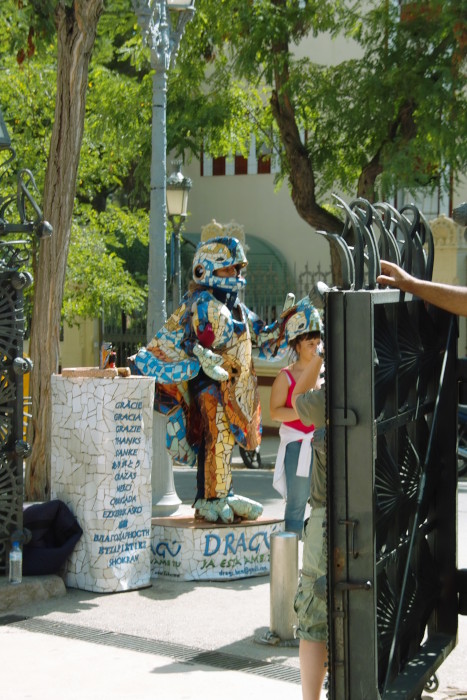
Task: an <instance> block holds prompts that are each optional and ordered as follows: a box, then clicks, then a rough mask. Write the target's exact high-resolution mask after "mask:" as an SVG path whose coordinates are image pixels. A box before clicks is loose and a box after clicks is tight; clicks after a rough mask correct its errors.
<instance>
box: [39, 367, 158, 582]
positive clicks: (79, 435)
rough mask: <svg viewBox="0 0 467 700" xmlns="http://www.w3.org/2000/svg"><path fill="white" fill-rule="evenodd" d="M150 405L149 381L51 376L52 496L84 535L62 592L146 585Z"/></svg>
mask: <svg viewBox="0 0 467 700" xmlns="http://www.w3.org/2000/svg"><path fill="white" fill-rule="evenodd" d="M153 401H154V381H153V380H152V379H149V378H147V377H128V378H114V379H101V378H92V377H63V376H61V375H54V376H53V377H52V460H51V461H52V475H51V495H52V498H59V499H60V500H62V501H64V502H65V503H66V504H67V505H68V507H69V508H70V510H71V511H72V512H73V513H74V515H75V516H76V518H77V520H78V522H79V524H80V525H81V527H82V529H83V535H82V537H81V539H80V540H79V542H78V544H77V545H76V547H75V549H74V551H73V553H72V555H71V557H70V558H69V560H68V562H67V568H66V575H65V583H66V585H67V586H70V587H72V588H79V589H82V590H85V591H94V592H98V593H113V592H116V591H125V590H131V589H135V588H141V587H144V586H147V585H149V582H150V542H151V511H152V492H151V469H152V426H153V414H154V411H153Z"/></svg>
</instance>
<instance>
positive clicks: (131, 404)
mask: <svg viewBox="0 0 467 700" xmlns="http://www.w3.org/2000/svg"><path fill="white" fill-rule="evenodd" d="M115 408H120V409H122V408H123V409H129V408H130V409H132V410H133V411H138V410H140V409H141V408H143V402H142V401H130V399H125V400H124V401H117V403H116V404H115Z"/></svg>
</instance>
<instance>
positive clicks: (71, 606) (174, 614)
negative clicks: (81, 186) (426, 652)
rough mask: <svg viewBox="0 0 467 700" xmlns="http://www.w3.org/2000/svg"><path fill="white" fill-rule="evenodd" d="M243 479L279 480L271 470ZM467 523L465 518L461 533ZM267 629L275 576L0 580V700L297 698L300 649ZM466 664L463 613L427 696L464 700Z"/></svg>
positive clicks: (277, 506)
mask: <svg viewBox="0 0 467 700" xmlns="http://www.w3.org/2000/svg"><path fill="white" fill-rule="evenodd" d="M274 448H275V443H274V439H271V441H269V440H268V441H267V442H266V443H265V444H264V443H263V447H262V452H263V456H265V457H267V456H268V455H269V452H271V455H269V457H267V458H268V461H269V459H270V458H272V456H273V455H272V453H273V451H274ZM239 466H240V465H239ZM245 475H246V476H248V475H250V476H251V477H253V480H254V481H256V482H258V483H261V484H263V482H264V481H265V480H266V475H267V479H268V480H271V481H272V473H271V471H270V470H269V471H268V470H264V472H263V475H261V474H259V470H255V472H253V471H252V470H246V471H245V473H243V471H242V474H241V476H245ZM237 476H238V477H239V476H240V475H239V474H237ZM262 488H263V487H262ZM185 507H186V506H185ZM282 513H283V503H282V500H281V499H280V498H279V497H277V498H275V497H273V496H271V492H270V491H268V495H267V498H266V499H265V514H267V515H268V516H269V515H270V516H275V517H281V516H282ZM466 517H467V516H466V514H465V513H459V525H460V526H462V527H464V526H465V518H466ZM463 518H464V520H462V519H463ZM461 531H462V530H461ZM464 531H465V527H464ZM460 564H462V565H463V566H465V565H466V562H460ZM269 622H270V592H269V576H266V577H257V578H250V579H241V580H238V581H231V580H228V581H222V582H185V581H179V582H172V581H168V580H166V579H155V580H153V582H152V586H151V587H150V588H146V589H142V590H138V591H128V592H124V593H115V594H96V593H90V592H85V591H80V590H76V589H65V587H64V586H63V582H62V580H61V579H60V578H59V577H57V576H51V577H38V578H37V579H36V578H32V577H31V578H26V579H25V580H24V582H23V583H22V584H20V585H19V586H15V587H13V586H10V585H9V584H8V582H7V581H6V580H5V579H2V578H0V649H1V656H0V659H1V668H2V674H1V680H0V684H1V690H0V698H1V700H63V699H64V698H66V700H103V699H105V700H107V699H108V700H156V699H157V700H199V699H200V698H205V697H213V698H216V699H217V698H219V699H220V700H238V698H239V697H245V698H246V699H247V700H250V698H264V699H266V698H267V700H301V697H302V695H301V687H300V674H299V660H298V648H297V647H296V646H294V645H291V646H271V645H269V644H266V643H264V638H265V636H266V635H267V632H268V631H269ZM466 658H467V618H466V617H460V618H459V644H458V646H457V647H456V649H455V650H454V651H453V652H452V653H451V654H450V655H449V656H448V658H447V660H446V661H445V662H444V664H443V665H442V666H441V668H440V669H439V672H438V677H439V681H440V685H439V689H438V690H437V691H436V692H429V693H428V692H425V693H424V694H423V700H461V699H462V700H467V663H466ZM326 696H327V695H326V692H324V691H323V693H322V700H324V699H325V698H326ZM352 700H360V699H358V698H353V699H352Z"/></svg>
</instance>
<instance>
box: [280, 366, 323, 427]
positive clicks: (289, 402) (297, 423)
mask: <svg viewBox="0 0 467 700" xmlns="http://www.w3.org/2000/svg"><path fill="white" fill-rule="evenodd" d="M281 372H285V373H286V375H287V376H288V378H289V382H290V383H289V391H288V393H287V400H286V402H285V405H286V407H287V408H293V407H292V394H293V390H294V389H295V385H296V383H297V382H296V381H295V379H294V378H293V376H292V373H291V372H290V371H289V370H288V369H285V368H284V369H281ZM284 425H288V426H290V427H291V428H295V430H301V431H302V433H312V432H313V430H314V429H315V426H314V425H303V423H302V421H301V420H300V419H299V418H296V419H295V420H291V421H284Z"/></svg>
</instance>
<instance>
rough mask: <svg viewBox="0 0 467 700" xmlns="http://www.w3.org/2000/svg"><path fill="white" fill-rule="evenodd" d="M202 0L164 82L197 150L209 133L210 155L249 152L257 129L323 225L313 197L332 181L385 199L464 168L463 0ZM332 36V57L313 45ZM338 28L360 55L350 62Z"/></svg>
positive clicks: (311, 216)
mask: <svg viewBox="0 0 467 700" xmlns="http://www.w3.org/2000/svg"><path fill="white" fill-rule="evenodd" d="M196 7H197V11H196V15H195V19H194V21H193V22H192V24H190V25H189V26H188V28H187V32H186V37H185V40H184V42H183V44H182V49H181V54H180V57H179V60H178V62H177V67H176V69H175V72H174V74H173V75H172V80H171V85H170V90H169V101H170V107H171V109H170V110H169V114H170V115H173V116H170V122H169V123H170V125H171V126H175V120H178V121H177V123H176V127H177V129H178V133H179V134H181V135H182V136H181V138H180V147H181V148H182V147H190V148H191V149H192V150H193V151H194V152H195V153H197V154H199V148H200V144H201V143H203V142H204V145H205V148H206V150H208V151H209V152H211V153H212V154H213V155H217V154H218V153H219V152H220V151H222V150H224V153H225V152H226V146H228V145H230V146H231V147H232V148H233V150H235V149H236V148H237V149H238V150H239V151H242V150H243V151H244V150H245V148H246V141H247V140H248V138H249V129H251V130H253V131H255V132H256V135H257V138H258V139H259V140H260V143H261V141H262V142H264V143H266V145H267V147H268V149H269V150H275V151H276V152H279V154H280V157H281V163H282V171H281V177H286V178H287V179H288V181H289V185H290V189H291V195H292V198H293V200H294V202H295V204H296V207H297V210H298V212H299V213H300V214H301V215H302V216H303V218H305V219H306V220H307V221H309V223H310V224H312V225H315V226H316V225H320V224H321V223H324V224H328V225H330V226H332V225H333V224H335V223H336V222H335V221H333V220H332V218H329V219H327V220H326V218H325V217H324V221H323V211H322V209H321V207H320V206H319V204H318V202H319V201H324V199H325V198H326V197H329V191H330V190H332V189H339V190H342V191H344V192H345V193H348V194H350V195H355V194H357V193H358V194H359V195H363V196H366V197H368V198H369V199H375V198H386V197H387V198H390V197H392V195H393V193H394V191H395V189H396V188H402V187H405V188H411V189H413V188H425V189H427V190H430V189H433V188H435V187H436V186H438V185H439V184H443V185H445V186H447V185H448V184H449V182H450V181H451V179H452V180H453V181H454V183H455V182H456V181H457V180H458V178H459V177H461V176H462V175H463V173H465V167H466V161H467V144H466V141H465V138H464V134H465V131H466V126H467V125H466V113H467V111H466V93H465V59H466V47H467V36H466V34H467V32H466V29H465V27H466V8H465V4H464V5H462V4H459V2H458V0H446V1H444V0H443V1H441V0H413V1H412V2H409V3H404V5H403V6H402V8H400V7H399V3H394V2H380V1H374V2H365V3H362V4H361V5H359V4H357V3H352V2H344V1H341V2H335V1H334V0H332V2H328V1H326V0H324V1H323V0H320V1H319V2H315V1H314V0H306V1H305V0H303V1H300V0H255V2H239V1H238V0H224V1H223V2H222V3H219V2H212V1H211V0H198V1H197V3H196ZM323 33H326V35H327V36H328V39H329V42H334V45H335V47H336V56H335V60H334V62H333V64H332V65H329V64H325V63H324V62H321V61H320V55H319V52H318V51H319V49H318V48H317V49H316V50H315V51H314V49H313V46H314V40H315V39H316V40H318V38H319V37H322V35H323ZM304 37H308V40H310V38H312V40H311V44H310V46H311V53H312V54H313V55H312V56H303V54H302V53H301V52H300V49H299V46H300V42H301V41H302V40H303V39H304ZM337 37H340V40H341V41H342V40H345V41H346V42H347V43H348V44H349V45H351V46H352V47H353V53H354V57H353V58H351V59H348V60H341V57H340V56H339V53H338V51H339V48H338V47H339V44H338V43H337V42H335V39H336V38H337ZM341 45H342V44H341ZM203 62H204V66H205V69H204V70H200V64H203ZM219 100H220V102H219ZM182 103H183V104H184V106H185V111H184V114H185V115H186V117H187V119H186V121H185V122H184V121H183V112H182V110H181V109H180V108H181V105H182ZM224 104H225V105H228V110H227V114H224V113H223V111H222V107H223V105H224ZM208 112H209V113H210V116H212V115H213V116H214V120H213V121H211V120H210V117H209V116H207V115H208ZM197 115H199V117H200V118H199V119H198V118H197ZM238 123H240V126H237V124H238ZM300 132H302V133H304V134H305V135H306V139H305V142H304V143H303V140H302V139H300V137H299V134H300Z"/></svg>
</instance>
